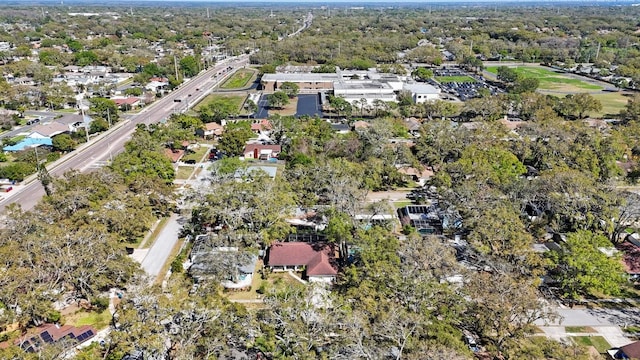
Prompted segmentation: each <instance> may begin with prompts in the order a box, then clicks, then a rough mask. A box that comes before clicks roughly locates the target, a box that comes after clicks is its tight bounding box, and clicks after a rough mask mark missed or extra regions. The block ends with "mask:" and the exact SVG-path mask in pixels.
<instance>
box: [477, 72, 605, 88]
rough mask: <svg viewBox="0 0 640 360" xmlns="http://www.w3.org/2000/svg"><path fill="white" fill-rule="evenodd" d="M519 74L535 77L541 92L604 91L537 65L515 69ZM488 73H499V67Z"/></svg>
mask: <svg viewBox="0 0 640 360" xmlns="http://www.w3.org/2000/svg"><path fill="white" fill-rule="evenodd" d="M514 69H515V70H516V72H517V73H518V74H522V75H523V76H526V77H533V78H537V79H539V80H540V87H539V88H538V89H539V90H541V91H543V92H544V91H545V90H549V91H554V92H566V93H572V92H586V91H597V90H602V86H599V85H595V84H591V83H589V82H586V81H583V80H580V79H575V78H572V77H570V76H568V75H566V74H563V73H560V72H555V71H553V70H550V69H547V68H544V67H542V66H536V65H525V66H518V67H514ZM487 71H488V72H490V73H492V74H497V73H498V66H490V67H487Z"/></svg>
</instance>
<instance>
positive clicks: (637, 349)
mask: <svg viewBox="0 0 640 360" xmlns="http://www.w3.org/2000/svg"><path fill="white" fill-rule="evenodd" d="M607 352H608V353H609V355H611V356H612V357H613V358H614V359H625V360H626V359H629V360H640V341H636V342H632V343H631V344H627V345H625V346H623V347H621V348H618V349H613V350H609V351H607Z"/></svg>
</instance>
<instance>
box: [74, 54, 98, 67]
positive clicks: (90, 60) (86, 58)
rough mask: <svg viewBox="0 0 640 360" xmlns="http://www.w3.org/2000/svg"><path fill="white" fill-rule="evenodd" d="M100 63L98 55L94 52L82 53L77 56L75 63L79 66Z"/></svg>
mask: <svg viewBox="0 0 640 360" xmlns="http://www.w3.org/2000/svg"><path fill="white" fill-rule="evenodd" d="M97 62H98V55H96V53H94V52H93V51H80V52H77V53H76V54H75V63H76V65H78V66H87V65H93V64H96V63H97Z"/></svg>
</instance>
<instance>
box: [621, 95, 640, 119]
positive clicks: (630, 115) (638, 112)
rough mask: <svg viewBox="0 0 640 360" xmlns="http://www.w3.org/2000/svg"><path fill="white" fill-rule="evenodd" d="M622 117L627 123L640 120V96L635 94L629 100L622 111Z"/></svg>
mask: <svg viewBox="0 0 640 360" xmlns="http://www.w3.org/2000/svg"><path fill="white" fill-rule="evenodd" d="M621 115H622V117H623V118H624V120H625V121H639V120H640V95H638V94H635V95H634V96H633V97H632V98H630V99H629V100H627V104H626V105H625V107H624V110H622V111H621Z"/></svg>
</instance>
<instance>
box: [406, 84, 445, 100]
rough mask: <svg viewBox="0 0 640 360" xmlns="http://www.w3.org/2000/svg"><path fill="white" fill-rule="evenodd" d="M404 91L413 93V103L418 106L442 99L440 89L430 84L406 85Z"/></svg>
mask: <svg viewBox="0 0 640 360" xmlns="http://www.w3.org/2000/svg"><path fill="white" fill-rule="evenodd" d="M403 89H404V90H406V91H410V92H411V97H413V102H415V103H416V104H421V103H423V102H426V101H433V100H438V99H440V89H436V88H435V87H434V86H431V85H429V84H418V83H414V84H404V86H403Z"/></svg>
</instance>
